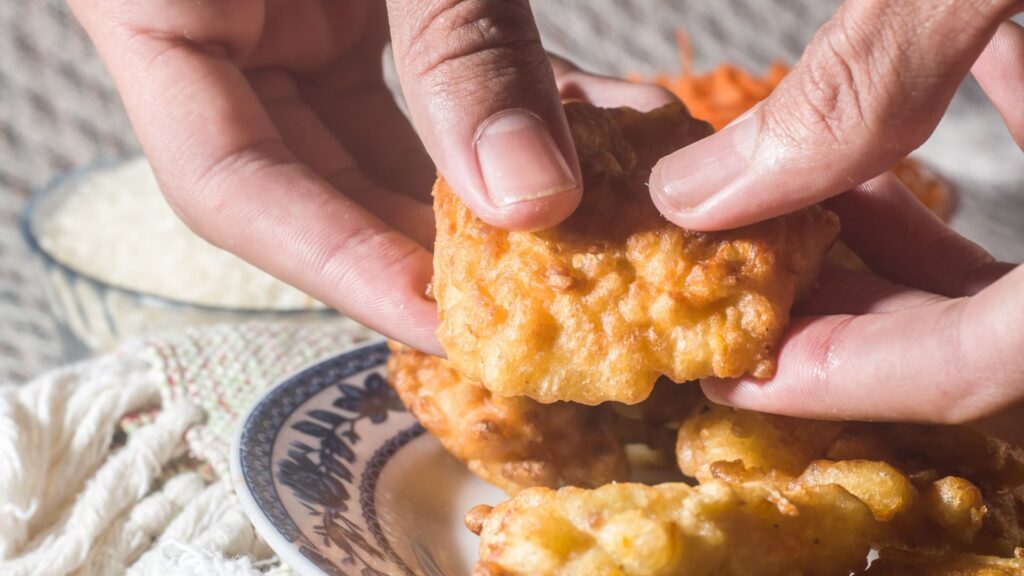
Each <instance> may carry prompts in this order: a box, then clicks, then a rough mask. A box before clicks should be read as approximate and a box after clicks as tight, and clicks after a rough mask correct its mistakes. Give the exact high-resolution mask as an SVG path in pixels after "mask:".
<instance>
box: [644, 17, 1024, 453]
mask: <svg viewBox="0 0 1024 576" xmlns="http://www.w3.org/2000/svg"><path fill="white" fill-rule="evenodd" d="M1020 6H1021V4H1020V3H1019V2H968V3H964V2H938V1H933V0H915V1H913V2H896V1H893V0H866V1H858V2H853V1H850V2H847V3H846V4H845V5H844V6H843V7H842V8H841V9H840V10H839V12H837V14H836V16H835V17H834V18H833V19H832V21H831V22H829V23H828V24H827V25H825V26H824V27H823V28H822V29H821V30H820V31H819V33H818V34H817V36H816V37H815V38H814V40H813V41H812V42H811V44H810V45H809V46H808V48H807V50H806V51H805V53H804V56H803V57H802V58H801V60H800V61H799V62H798V63H797V65H796V66H795V67H794V69H793V71H792V72H791V73H790V74H789V75H788V76H787V77H786V78H785V79H784V80H783V82H782V83H781V84H780V85H779V87H778V88H777V89H776V90H775V91H774V92H773V94H772V95H771V96H770V97H769V98H768V99H766V100H765V101H764V102H762V103H761V104H759V105H758V106H756V107H755V108H753V109H752V110H751V111H750V112H748V113H747V114H746V115H745V116H742V117H740V118H738V119H737V120H736V121H734V122H733V123H732V124H730V125H729V126H728V127H726V128H724V129H723V130H722V131H721V132H719V133H718V134H716V135H714V136H711V137H709V138H707V139H705V140H703V141H701V142H698V143H695V144H693V145H691V146H689V147H687V148H684V149H682V150H680V151H677V152H675V153H673V154H671V155H669V156H667V157H665V158H663V159H662V160H661V161H660V162H659V164H658V165H657V166H656V167H655V170H654V174H652V179H651V193H652V197H653V198H654V200H655V203H656V204H658V206H659V208H660V209H661V210H662V212H663V213H664V214H665V216H666V217H667V218H669V219H670V220H672V221H674V222H676V223H677V224H679V225H681V226H684V227H688V228H694V229H700V230H717V229H724V228H732V227H736V226H741V225H744V224H748V223H750V222H754V221H757V220H761V219H764V218H768V217H772V216H776V215H779V214H783V213H786V212H791V211H793V210H796V209H799V208H802V207H804V206H807V205H809V204H812V203H814V202H818V201H821V200H825V199H828V198H833V197H834V199H833V200H831V201H830V202H828V205H829V206H831V207H832V208H833V209H834V210H835V211H837V212H838V213H839V214H840V216H841V218H842V221H843V227H844V232H843V238H844V240H845V241H846V242H847V243H848V244H849V245H850V246H851V247H853V248H854V250H855V251H856V252H857V253H858V254H860V255H861V256H862V257H863V258H864V259H865V260H866V261H867V263H868V264H869V265H870V266H871V267H872V269H874V270H875V271H877V272H878V273H879V274H880V275H881V276H882V277H884V278H885V279H886V280H888V281H891V282H892V283H890V282H887V281H883V280H881V279H879V278H877V277H870V276H865V275H859V274H850V273H846V272H843V271H838V270H833V271H827V272H826V274H825V276H824V277H823V280H822V286H821V289H820V290H819V293H818V294H817V295H816V296H815V297H814V300H813V302H811V303H808V304H807V305H806V306H805V307H804V310H803V313H804V314H814V315H816V316H811V317H805V318H797V319H795V321H794V322H793V325H792V326H791V328H790V330H789V332H788V334H787V335H786V337H785V339H784V341H783V342H782V344H781V348H780V357H779V369H778V373H777V374H776V375H775V377H774V378H772V379H770V380H768V381H764V382H758V381H755V380H752V379H740V380H737V381H729V382H723V381H707V382H705V383H704V389H705V391H706V392H707V394H708V396H709V397H711V398H712V399H714V400H716V401H720V402H723V403H728V404H732V405H735V406H738V407H743V408H750V409H755V410H763V411H769V412H777V413H782V414H790V415H795V416H804V417H821V418H842V419H846V418H851V419H868V420H875V419H881V420H915V421H929V422H946V423H964V422H978V421H982V420H984V421H986V422H988V423H992V422H993V421H994V419H1000V420H1002V421H1003V422H1004V423H1005V422H1007V421H1012V419H1011V420H1008V419H1007V417H1006V414H1014V413H1015V414H1016V415H1017V416H1020V415H1021V412H1024V360H1022V359H1021V355H1020V350H1021V346H1022V345H1024V336H1022V335H1024V330H1022V329H1021V324H1020V322H1021V321H1022V320H1024V300H1022V299H1021V298H1020V294H1021V291H1022V290H1024V269H1020V268H1019V269H1017V270H1013V269H1012V266H1010V265H1008V264H1002V263H997V262H995V261H994V259H993V258H992V256H991V255H989V254H988V253H987V252H985V251H984V250H982V249H981V248H980V247H978V246H976V245H974V244H973V243H971V242H969V241H967V240H966V239H964V238H962V237H960V236H959V235H957V234H956V233H954V232H953V231H952V230H950V229H949V228H947V227H946V226H945V225H943V224H942V223H941V222H939V221H938V220H937V219H935V218H934V217H933V216H931V215H929V214H927V213H926V212H925V211H924V210H923V209H922V208H921V207H920V206H918V205H917V203H916V202H914V201H913V199H912V198H911V197H910V196H909V195H908V194H907V192H906V191H905V190H903V188H902V186H900V185H899V184H898V183H897V182H896V181H895V179H893V178H891V177H882V178H879V179H876V180H873V181H870V182H868V183H867V184H865V185H863V186H861V187H859V188H858V189H856V190H854V191H853V192H850V193H848V194H845V195H842V196H837V194H840V193H841V192H843V191H845V190H847V189H849V188H851V187H853V186H855V185H857V184H859V183H861V182H865V181H868V180H870V179H871V178H873V177H874V176H876V175H877V174H880V173H882V172H884V171H885V170H886V169H887V168H888V167H889V166H891V165H892V164H893V163H895V162H896V161H897V160H899V159H900V158H902V157H903V156H905V155H906V154H907V153H908V152H910V151H911V150H913V149H914V148H916V147H917V146H918V145H920V144H921V143H922V142H923V141H924V140H925V139H926V138H927V137H928V136H929V135H930V134H931V132H932V131H933V130H934V128H935V126H936V124H937V122H938V121H939V119H940V118H941V116H942V114H943V113H944V111H945V109H946V107H947V106H948V104H949V102H950V100H951V98H952V96H953V93H954V91H955V90H956V87H957V86H958V85H959V84H960V82H961V80H962V79H963V77H964V76H965V75H966V74H967V73H968V71H969V70H972V71H973V73H974V75H975V77H976V78H977V79H978V81H979V83H980V84H981V86H982V88H983V89H984V90H985V92H986V93H987V94H988V96H989V98H990V99H991V101H992V102H993V104H994V105H995V106H996V108H997V109H998V110H999V112H1000V113H1001V114H1002V116H1003V119H1004V121H1005V123H1006V125H1007V127H1008V129H1009V131H1010V133H1011V134H1012V135H1013V137H1014V138H1015V139H1016V141H1017V142H1018V144H1021V145H1024V111H1022V109H1021V107H1020V106H1019V96H1020V94H1021V93H1024V30H1022V29H1021V28H1020V27H1019V26H1018V25H1016V24H1014V23H1012V22H1009V21H1006V18H1008V17H1009V16H1010V15H1012V13H1014V12H1015V11H1017V10H1019V9H1020ZM1004 275H1005V276H1004ZM1017 422H1018V424H1016V426H1015V428H1016V430H1017V432H1018V438H1021V439H1024V431H1021V430H1020V428H1021V426H1020V425H1019V419H1018V420H1017ZM1010 428H1014V427H1010ZM1003 432H1004V433H1005V432H1006V427H1004V429H1003Z"/></svg>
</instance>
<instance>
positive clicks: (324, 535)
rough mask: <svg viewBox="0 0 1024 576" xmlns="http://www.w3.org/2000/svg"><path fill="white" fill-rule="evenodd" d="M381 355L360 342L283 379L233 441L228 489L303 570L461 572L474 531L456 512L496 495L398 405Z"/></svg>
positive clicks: (498, 495) (381, 349) (472, 552)
mask: <svg viewBox="0 0 1024 576" xmlns="http://www.w3.org/2000/svg"><path fill="white" fill-rule="evenodd" d="M387 356H388V349H387V346H386V345H385V344H384V343H383V342H380V343H375V344H370V345H366V346H361V347H359V348H355V349H352V350H350V351H348V352H345V353H343V354H341V355H339V356H336V357H334V358H331V359H329V360H326V361H324V362H321V363H319V364H317V365H315V366H313V367H311V368H307V369H305V370H303V371H302V372H299V373H298V374H296V375H294V376H292V377H290V378H288V379H287V380H285V381H284V382H282V383H281V384H279V385H278V386H276V387H275V388H273V389H272V390H271V391H270V392H269V393H267V395H266V396H264V397H263V398H262V399H261V400H260V401H259V402H258V403H257V404H256V405H255V406H254V407H253V408H252V410H251V411H250V413H249V414H248V415H247V416H246V417H245V420H244V421H243V424H242V428H241V432H240V434H239V435H238V437H237V438H236V440H235V447H234V449H233V450H232V461H231V475H232V479H233V482H234V486H235V491H236V492H237V494H238V497H239V498H240V499H241V501H242V505H243V507H244V508H245V511H246V513H247V514H248V515H249V518H250V519H252V521H253V523H254V524H255V526H256V529H257V531H258V532H259V533H260V535H261V536H263V538H264V539H265V540H266V541H267V543H269V544H270V546H271V547H272V548H273V549H274V550H275V551H276V552H277V553H278V554H279V555H280V556H281V558H282V559H283V560H284V561H285V562H287V563H288V564H290V565H291V566H292V567H294V568H295V569H296V570H298V571H299V572H300V573H301V574H304V575H321V574H332V575H333V574H358V575H360V576H378V575H381V574H389V575H390V574H422V575H426V576H440V575H444V576H463V575H468V574H470V572H471V571H472V566H473V563H474V562H475V560H476V556H477V538H476V536H475V535H473V534H472V533H471V532H469V531H468V530H467V529H466V528H465V527H464V526H463V524H462V516H463V514H465V512H466V511H467V510H469V509H470V508H472V507H473V506H474V505H476V504H495V503H497V502H500V501H501V500H503V499H505V496H504V494H503V493H502V492H501V491H500V490H498V489H497V488H494V487H493V486H491V485H489V484H486V483H485V482H483V481H481V480H479V479H477V478H476V477H475V476H473V475H472V474H470V473H469V471H467V470H466V468H465V467H464V466H463V465H462V464H461V463H460V462H458V461H457V460H455V459H454V458H452V457H451V456H449V455H448V453H446V452H445V451H444V449H442V448H441V445H440V444H439V443H438V442H437V440H435V439H434V438H433V437H431V436H430V435H429V434H426V433H424V431H423V429H422V428H420V426H419V425H418V424H416V421H415V420H414V419H413V417H412V415H411V414H409V413H408V412H406V411H405V409H404V408H403V407H402V404H401V402H400V401H399V400H398V397H397V396H396V395H395V394H394V392H392V391H391V389H390V388H389V387H388V385H387V383H386V382H385V380H384V376H385V366H384V365H385V362H386V360H387Z"/></svg>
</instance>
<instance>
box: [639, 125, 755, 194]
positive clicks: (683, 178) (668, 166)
mask: <svg viewBox="0 0 1024 576" xmlns="http://www.w3.org/2000/svg"><path fill="white" fill-rule="evenodd" d="M759 128H760V119H759V117H758V116H757V115H755V114H753V113H748V114H747V116H746V118H744V117H743V116H741V117H739V118H737V119H736V120H735V121H734V122H733V123H732V124H730V125H728V126H726V127H725V128H722V130H721V131H719V132H717V133H715V134H712V135H711V136H708V137H707V138H705V139H703V140H700V141H699V142H694V143H693V144H690V145H689V146H687V147H686V148H683V149H682V150H678V151H676V152H674V153H672V154H670V155H668V156H666V157H664V158H662V159H661V160H660V161H658V164H657V165H655V166H654V170H652V172H651V182H650V185H651V191H652V192H653V193H655V194H658V195H659V196H660V199H661V200H662V201H664V203H665V204H666V205H668V206H669V207H670V208H672V209H674V210H676V211H678V212H688V211H693V210H696V209H698V208H700V207H701V206H702V205H705V204H707V203H708V202H710V201H712V200H713V199H714V198H715V197H716V196H717V195H718V194H719V193H720V192H725V191H726V188H727V186H728V184H729V183H730V182H732V181H733V180H735V179H736V177H737V176H739V175H740V173H742V172H743V170H745V169H746V168H747V167H748V166H749V165H750V161H751V159H752V158H753V154H754V144H755V143H756V142H757V135H758V130H759Z"/></svg>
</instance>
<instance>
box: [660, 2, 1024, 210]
mask: <svg viewBox="0 0 1024 576" xmlns="http://www.w3.org/2000/svg"><path fill="white" fill-rule="evenodd" d="M1020 3H1021V2H1020V0H999V1H995V2H984V3H979V4H977V9H976V10H973V9H972V10H968V9H967V8H966V5H964V4H963V3H961V2H932V1H930V0H846V2H845V3H844V4H843V6H842V7H841V8H840V9H839V11H838V12H837V13H836V15H835V16H834V17H833V19H832V20H831V21H830V22H828V23H827V24H826V25H825V26H824V27H822V29H821V30H820V31H819V32H818V34H817V36H815V38H814V39H813V40H812V41H811V43H810V44H809V45H808V47H807V49H806V51H805V52H804V54H803V56H802V57H801V58H800V60H799V61H798V62H797V64H796V66H795V67H794V68H793V71H792V72H791V73H790V74H789V75H788V76H787V77H786V78H785V79H784V80H783V81H782V83H781V84H780V85H779V87H778V88H777V89H776V90H775V91H774V92H773V93H772V94H771V96H769V97H768V99H767V100H765V101H764V102H762V103H761V104H759V105H758V106H756V107H755V108H753V109H752V110H751V111H749V112H748V114H747V115H745V116H741V117H740V118H738V119H737V120H735V121H734V122H733V123H732V124H730V125H729V126H727V127H726V128H724V129H722V131H721V132H719V133H717V134H715V135H713V136H710V137H708V138H706V139H704V140H702V141H700V142H697V143H694V144H691V145H690V146H687V147H686V148H683V149H682V150H679V151H676V152H674V153H673V154H671V155H669V156H666V157H665V158H662V159H661V160H660V161H659V163H658V165H657V166H656V167H655V169H654V171H653V173H652V175H651V194H652V197H653V199H654V201H655V203H656V204H657V205H658V207H659V209H661V211H662V213H663V214H664V215H665V216H666V217H667V218H668V219H669V220H672V221H673V222H675V223H676V224H679V225H680V226H683V227H684V228H694V229H698V230H720V229H726V228H733V227H737V226H742V225H745V224H750V223H752V222H756V221H758V220H763V219H766V218H770V217H773V216H778V215H780V214H784V213H787V212H792V211H794V210H797V209H799V208H803V207H804V206H807V205H809V204H813V203H815V202H818V201H820V200H823V199H825V198H829V197H831V196H835V195H836V194H839V193H841V192H843V191H845V190H848V189H850V188H851V187H853V186H855V185H857V184H860V183H861V182H865V181H867V180H870V179H871V178H873V177H874V176H876V175H878V174H881V173H882V172H884V171H885V170H886V169H888V168H889V167H890V166H891V165H892V164H893V163H895V162H896V161H897V160H899V159H900V158H902V157H903V156H905V155H906V154H907V153H908V152H910V151H912V150H913V149H914V148H916V147H918V146H919V145H921V144H922V143H923V142H924V141H925V139H927V137H928V136H929V135H930V134H931V132H932V131H933V130H934V128H935V126H936V124H937V123H938V121H939V119H940V118H941V117H942V115H943V113H944V112H945V110H946V107H947V106H948V105H949V102H950V100H951V99H952V97H953V94H954V92H955V91H956V88H957V86H958V85H959V84H960V82H961V81H962V80H963V78H964V76H965V75H966V74H967V73H968V71H969V69H970V66H971V63H972V62H974V61H975V60H976V59H977V58H978V55H979V54H981V52H982V50H984V48H985V46H986V44H987V43H988V42H989V39H990V38H991V37H992V35H993V34H994V33H995V30H996V28H997V27H998V25H999V23H1000V22H1001V21H1003V20H1004V19H1005V18H1006V17H1007V15H1008V14H1009V13H1010V12H1012V11H1014V10H1016V9H1017V4H1020Z"/></svg>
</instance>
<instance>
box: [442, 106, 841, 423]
mask: <svg viewBox="0 0 1024 576" xmlns="http://www.w3.org/2000/svg"><path fill="white" fill-rule="evenodd" d="M565 109H566V115H567V117H568V119H569V124H570V127H571V129H572V134H573V138H574V140H575V142H576V147H577V151H578V154H579V157H580V163H581V166H582V170H583V184H584V190H585V191H584V195H583V200H582V203H581V205H580V207H579V208H578V209H577V210H576V212H575V213H574V214H573V215H572V216H571V217H569V219H568V220H566V221H565V222H563V223H562V224H560V225H558V226H556V227H554V228H552V229H549V230H545V231H542V232H536V233H528V232H506V231H503V230H499V229H497V228H494V227H492V226H489V225H487V224H485V223H484V222H482V221H481V220H479V219H478V218H476V217H475V216H473V214H471V213H470V212H469V210H468V209H467V208H466V207H465V206H464V205H463V204H462V202H461V201H460V200H459V199H458V197H457V196H456V195H455V194H454V193H453V192H452V191H451V189H450V188H449V187H448V185H447V183H446V182H445V181H444V180H443V179H440V180H438V182H437V184H436V186H435V187H434V198H435V203H434V208H435V212H436V216H437V229H438V232H437V240H436V244H435V252H434V284H433V293H434V296H435V298H436V299H437V303H438V308H439V311H440V319H441V326H440V329H439V331H438V338H439V339H440V341H441V344H442V345H443V346H444V349H445V351H446V352H447V355H448V358H449V359H450V360H451V362H452V364H453V365H454V366H455V367H456V368H457V369H458V370H459V371H460V372H462V373H463V374H464V375H466V376H467V377H469V378H471V379H473V380H478V381H480V382H482V383H483V384H484V385H485V386H487V387H488V388H489V389H490V390H492V391H494V392H495V393H497V394H501V395H525V396H529V397H531V398H534V399H536V400H539V401H541V402H553V401H557V400H571V401H575V402H580V403H585V404H598V403H601V402H604V401H606V400H615V401H619V402H624V403H627V404H635V403H637V402H640V401H641V400H643V399H644V398H646V397H647V395H648V394H649V393H650V391H651V388H652V386H653V385H654V382H655V380H656V379H657V378H658V376H659V375H660V374H665V375H667V376H668V377H669V378H671V379H672V380H674V381H677V382H681V381H685V380H693V379H697V378H701V377H705V376H711V375H715V376H723V377H730V376H740V375H742V374H746V373H751V374H754V375H756V376H761V377H766V376H770V375H771V374H772V373H773V372H774V369H775V358H774V347H775V344H776V342H777V340H778V338H779V337H780V335H781V333H782V330H783V328H784V327H785V325H786V323H787V321H788V318H789V310H790V307H791V305H792V303H793V300H794V298H796V297H798V296H800V295H802V294H804V293H806V292H807V291H809V289H811V288H812V287H813V285H814V283H815V280H816V277H817V274H818V270H819V267H820V265H821V262H822V259H823V257H824V255H825V253H826V251H827V250H828V248H829V246H831V245H832V243H833V242H834V240H835V238H836V235H837V233H838V221H837V219H836V217H835V216H834V215H833V214H832V213H830V212H828V211H826V210H824V209H822V208H820V207H817V206H815V207H811V208H808V209H805V210H802V211H800V212H797V213H794V214H790V215H787V216H784V217H781V218H776V219H772V220H769V221H766V222H762V223H759V224H755V225H753V226H748V227H745V228H741V229H738V230H734V231H729V232H720V233H698V232H693V231H687V230H683V229H681V228H678V227H676V226H675V225H673V224H671V223H669V222H667V221H666V220H664V219H663V218H662V216H661V215H660V214H659V212H658V210H657V209H656V208H655V206H654V204H653V203H652V202H651V199H650V196H649V192H648V189H647V180H648V178H649V175H650V169H651V166H652V165H653V164H654V162H655V161H656V160H657V159H658V158H659V157H661V156H662V155H664V154H667V153H669V152H671V151H673V150H676V149H678V148H681V147H683V146H685V145H687V144H690V143H692V142H694V141H695V140H697V139H699V138H701V137H703V136H706V135H707V134H708V133H709V132H710V128H709V127H708V126H707V125H706V124H703V123H701V122H696V121H694V120H693V119H691V118H690V117H689V115H687V114H686V112H685V110H684V109H683V108H682V107H681V106H679V105H669V106H665V107H663V108H660V109H657V110H654V111H652V112H650V113H646V114H645V113H640V112H637V111H635V110H631V109H625V108H620V109H613V110H604V109H600V108H596V107H594V106H590V105H588V104H583V103H579V102H570V103H567V104H566V107H565Z"/></svg>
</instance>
